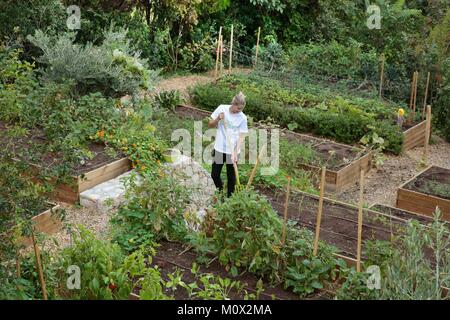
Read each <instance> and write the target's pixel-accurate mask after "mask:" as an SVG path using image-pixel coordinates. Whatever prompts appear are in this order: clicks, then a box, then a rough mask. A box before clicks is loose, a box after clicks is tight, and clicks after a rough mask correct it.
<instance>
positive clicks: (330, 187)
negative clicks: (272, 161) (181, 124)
mask: <svg viewBox="0 0 450 320" xmlns="http://www.w3.org/2000/svg"><path fill="white" fill-rule="evenodd" d="M176 112H177V114H178V115H179V116H181V117H186V118H191V119H194V120H203V119H204V118H205V117H210V115H211V112H209V111H205V110H201V109H198V108H195V107H192V106H184V105H179V106H178V107H177V108H176ZM281 134H282V136H283V137H285V138H286V139H288V140H289V141H290V142H292V143H299V144H304V145H309V146H310V147H311V148H312V149H313V150H314V151H315V152H316V154H317V155H318V157H319V158H320V160H321V161H323V162H324V163H326V166H327V172H326V190H327V191H331V192H342V191H343V190H345V189H346V188H348V187H349V186H351V185H353V184H354V183H356V182H357V181H358V179H359V175H360V171H361V169H363V170H364V171H365V172H367V171H369V170H370V168H371V159H372V154H371V152H365V151H364V150H363V149H360V148H356V147H353V146H349V145H345V144H341V143H336V142H333V141H330V140H326V139H321V138H318V137H313V136H310V135H305V134H300V133H295V132H292V131H288V130H286V129H283V130H282V133H281ZM331 154H333V156H330V155H331ZM298 167H299V168H301V169H303V170H306V171H309V172H312V173H314V174H315V175H316V176H319V175H320V171H321V168H320V167H319V166H316V165H311V164H304V163H298Z"/></svg>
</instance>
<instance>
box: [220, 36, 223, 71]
mask: <svg viewBox="0 0 450 320" xmlns="http://www.w3.org/2000/svg"><path fill="white" fill-rule="evenodd" d="M222 73H223V35H220V74H222Z"/></svg>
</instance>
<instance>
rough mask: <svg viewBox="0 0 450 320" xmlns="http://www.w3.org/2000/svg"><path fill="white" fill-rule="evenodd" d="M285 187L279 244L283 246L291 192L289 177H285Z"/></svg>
mask: <svg viewBox="0 0 450 320" xmlns="http://www.w3.org/2000/svg"><path fill="white" fill-rule="evenodd" d="M287 181H288V182H287V187H286V199H285V201H284V216H283V218H284V219H283V233H282V235H281V246H282V247H284V244H285V243H286V226H287V216H288V209H289V194H290V193H291V177H287Z"/></svg>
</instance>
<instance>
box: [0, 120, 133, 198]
mask: <svg viewBox="0 0 450 320" xmlns="http://www.w3.org/2000/svg"><path fill="white" fill-rule="evenodd" d="M6 130H8V125H7V124H5V123H3V122H1V121H0V132H2V131H3V132H5V131H6ZM48 143H49V142H48V141H47V140H46V137H45V135H44V134H43V132H42V131H41V130H39V129H33V130H31V131H30V132H29V133H28V134H27V135H26V136H23V137H18V138H10V137H6V135H5V136H0V147H2V146H3V147H5V146H6V145H9V146H10V149H12V151H13V152H14V153H15V154H16V155H17V157H16V159H15V160H17V161H21V160H23V161H26V162H27V163H29V165H30V166H31V167H32V168H33V169H32V170H31V172H30V174H31V175H33V176H35V177H37V176H39V174H40V173H42V172H48V170H50V169H52V168H55V167H58V166H61V165H64V160H63V158H64V157H63V156H62V155H61V154H59V153H56V152H50V151H48V152H46V153H44V154H41V155H39V157H37V159H36V158H34V157H33V153H34V152H33V150H34V149H33V145H36V146H45V145H47V144H48ZM11 145H13V147H12V148H11ZM87 148H88V149H89V152H90V153H91V154H92V158H90V159H84V161H83V162H80V163H79V164H77V165H75V167H73V168H71V169H70V170H71V171H70V172H72V175H71V176H69V177H67V178H65V179H63V180H64V181H63V182H62V181H57V180H56V179H55V180H54V181H53V183H54V184H55V189H54V193H53V196H52V198H53V199H54V200H58V201H62V202H67V203H76V202H77V201H78V199H79V195H80V193H81V192H83V191H85V190H87V189H90V188H92V187H94V186H96V185H98V184H100V183H102V182H105V181H108V180H110V179H113V178H115V177H117V176H119V175H120V174H122V173H124V172H127V171H129V170H130V169H131V162H130V161H129V160H128V159H127V158H125V157H123V155H121V154H116V155H111V154H109V153H108V152H107V148H106V146H105V145H103V144H99V143H91V144H90V145H89V146H88V147H87ZM36 180H37V181H39V180H38V179H36Z"/></svg>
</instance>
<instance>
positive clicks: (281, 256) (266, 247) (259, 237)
mask: <svg viewBox="0 0 450 320" xmlns="http://www.w3.org/2000/svg"><path fill="white" fill-rule="evenodd" d="M215 209H216V211H215V216H214V226H215V228H214V230H213V233H212V234H213V236H212V243H213V248H215V250H216V254H217V255H218V256H219V261H220V263H222V264H224V265H226V266H227V268H229V269H230V270H231V273H232V274H233V275H237V273H238V268H244V269H246V270H249V271H250V272H253V273H255V274H257V275H260V276H267V277H269V278H270V279H271V280H273V281H281V282H284V284H285V287H287V288H288V287H292V288H293V291H294V292H296V293H298V294H299V295H306V294H309V293H312V292H313V291H314V290H316V289H320V288H323V283H324V282H325V281H327V280H330V279H332V278H334V277H335V266H336V265H337V264H340V263H342V262H339V261H337V260H336V259H335V258H334V257H333V255H332V253H333V252H334V250H335V249H334V248H332V247H330V246H328V245H325V244H323V243H320V246H319V251H318V255H317V257H313V255H312V252H313V238H314V235H313V234H312V232H310V231H308V230H305V229H300V230H298V229H297V228H296V227H294V225H292V224H290V223H289V225H288V226H287V237H286V242H285V245H284V246H282V243H281V234H282V228H283V222H282V220H281V218H280V217H279V216H278V215H277V214H276V213H275V212H274V210H273V209H272V207H271V205H270V203H269V202H268V201H267V199H266V198H265V197H263V196H260V195H258V194H257V193H256V192H255V191H253V190H244V191H241V192H239V193H234V194H233V196H232V197H231V198H229V199H227V200H226V201H224V202H221V203H218V205H217V206H216V208H215ZM202 245H203V246H205V247H206V248H211V247H210V246H208V245H207V244H205V243H204V242H202Z"/></svg>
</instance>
